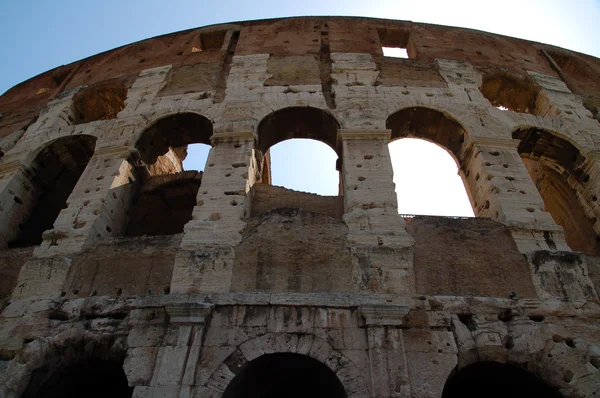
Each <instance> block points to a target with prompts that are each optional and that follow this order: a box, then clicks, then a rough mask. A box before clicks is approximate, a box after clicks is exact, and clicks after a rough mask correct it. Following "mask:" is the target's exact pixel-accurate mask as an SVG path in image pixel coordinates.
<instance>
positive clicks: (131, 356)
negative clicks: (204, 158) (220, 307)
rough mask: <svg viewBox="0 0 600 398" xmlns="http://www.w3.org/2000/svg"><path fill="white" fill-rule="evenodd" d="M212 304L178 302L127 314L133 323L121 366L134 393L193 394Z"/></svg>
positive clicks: (181, 396)
mask: <svg viewBox="0 0 600 398" xmlns="http://www.w3.org/2000/svg"><path fill="white" fill-rule="evenodd" d="M211 311H212V306H211V305H208V304H197V303H177V304H170V305H167V306H165V308H162V307H161V308H144V309H139V310H135V311H133V312H132V314H131V315H130V318H131V320H130V324H131V325H132V326H133V329H132V330H131V332H130V334H129V338H128V340H127V345H128V350H127V358H126V360H125V364H124V366H123V368H124V370H125V373H126V374H127V379H128V381H129V385H130V386H131V387H135V390H134V396H140V397H149V396H160V397H168V398H184V397H191V396H193V389H194V384H195V375H196V367H197V365H198V361H199V358H200V352H201V350H202V340H203V336H204V333H205V319H206V317H207V316H208V315H209V314H210V313H211Z"/></svg>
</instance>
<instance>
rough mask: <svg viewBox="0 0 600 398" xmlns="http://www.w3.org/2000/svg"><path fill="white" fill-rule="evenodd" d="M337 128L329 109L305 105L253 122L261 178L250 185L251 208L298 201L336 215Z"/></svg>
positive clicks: (256, 211)
mask: <svg viewBox="0 0 600 398" xmlns="http://www.w3.org/2000/svg"><path fill="white" fill-rule="evenodd" d="M339 128H340V127H339V123H338V122H337V121H336V120H335V118H333V117H332V116H331V115H329V114H328V113H326V112H325V111H322V110H320V109H316V108H310V107H293V108H285V109H282V110H279V111H276V112H274V113H272V114H270V115H268V116H267V117H265V118H264V119H263V120H262V121H261V122H260V124H259V125H258V155H257V158H258V162H259V169H260V170H261V172H260V176H261V179H260V181H259V183H258V184H256V185H255V186H254V192H253V200H252V212H251V214H253V215H257V214H260V213H262V212H264V211H267V210H270V209H274V208H278V207H298V208H301V209H304V210H309V211H314V212H318V213H324V214H327V215H329V216H331V217H341V214H342V213H343V209H342V206H343V203H342V201H341V197H340V196H338V195H339V194H340V192H341V186H340V174H339V170H338V169H339V167H337V166H338V159H339V155H340V150H339V146H338V142H337V132H338V129H339ZM283 187H285V188H283ZM298 191H299V192H298ZM307 192H308V193H316V194H318V195H328V196H321V197H317V196H315V195H307V194H306V193H307Z"/></svg>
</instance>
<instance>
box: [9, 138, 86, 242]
mask: <svg viewBox="0 0 600 398" xmlns="http://www.w3.org/2000/svg"><path fill="white" fill-rule="evenodd" d="M95 145H96V137H93V136H88V135H77V136H71V137H64V138H60V139H58V140H56V141H54V142H52V143H51V144H50V145H48V146H47V147H46V148H44V149H43V150H42V151H40V153H39V154H38V155H37V156H36V158H35V160H34V161H33V163H32V165H31V167H29V169H28V170H27V171H26V178H27V179H28V184H27V188H25V189H24V190H23V191H22V192H23V196H22V197H19V196H15V202H16V203H17V204H18V205H19V206H18V207H17V208H16V209H14V210H13V213H12V220H11V221H12V222H11V224H17V225H18V228H13V231H14V232H13V233H12V235H13V236H12V237H11V238H9V239H10V240H9V241H8V246H9V247H27V246H35V245H39V244H40V243H41V242H42V233H43V232H44V231H46V230H48V229H51V228H52V226H53V224H54V221H55V220H56V218H57V217H58V214H59V213H60V211H61V210H62V209H64V208H66V202H67V199H68V198H69V195H70V194H71V192H72V191H73V188H74V187H75V185H76V184H77V181H78V180H79V177H81V174H82V173H83V171H84V170H85V168H86V166H87V164H88V162H89V160H90V158H91V157H92V155H93V154H94V148H95Z"/></svg>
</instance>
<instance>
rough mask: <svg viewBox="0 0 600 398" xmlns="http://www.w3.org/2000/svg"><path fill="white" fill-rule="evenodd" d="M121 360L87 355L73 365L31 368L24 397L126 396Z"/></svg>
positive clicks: (117, 397)
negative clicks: (32, 370) (85, 358)
mask: <svg viewBox="0 0 600 398" xmlns="http://www.w3.org/2000/svg"><path fill="white" fill-rule="evenodd" d="M132 393H133V391H132V388H130V387H129V386H128V383H127V377H126V376H125V372H124V371H123V368H122V362H118V361H112V360H103V359H98V358H90V359H87V360H84V361H81V362H80V363H77V364H76V365H71V366H67V367H60V368H56V369H48V368H41V369H37V370H35V371H34V372H33V374H32V376H31V381H30V383H29V386H28V388H27V390H26V391H25V393H24V394H23V398H33V397H35V398H77V397H83V396H85V397H88V398H105V397H111V398H129V397H131V396H132Z"/></svg>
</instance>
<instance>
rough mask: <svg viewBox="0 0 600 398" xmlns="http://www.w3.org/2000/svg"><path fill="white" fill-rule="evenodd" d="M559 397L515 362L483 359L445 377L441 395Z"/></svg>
mask: <svg viewBox="0 0 600 398" xmlns="http://www.w3.org/2000/svg"><path fill="white" fill-rule="evenodd" d="M481 396H485V397H489V398H507V397H510V398H531V397H536V398H560V395H559V394H558V393H557V392H556V391H555V390H554V389H553V388H551V387H550V386H548V385H547V384H546V383H545V382H544V381H543V380H542V379H539V378H538V377H536V376H535V375H534V374H532V373H529V372H528V371H526V370H525V369H522V368H520V367H518V366H516V365H511V364H504V363H499V362H492V361H484V362H477V363H474V364H471V365H468V366H465V367H464V368H462V369H461V370H459V371H458V372H455V373H454V374H452V375H451V376H450V377H449V378H448V380H447V381H446V385H445V386H444V392H443V393H442V398H471V397H472V398H475V397H477V398H479V397H481Z"/></svg>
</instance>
